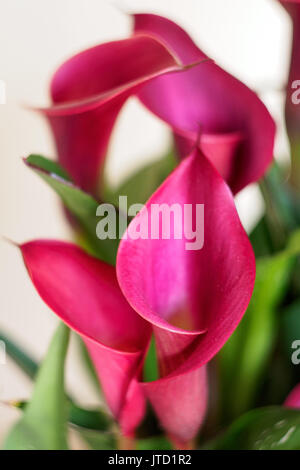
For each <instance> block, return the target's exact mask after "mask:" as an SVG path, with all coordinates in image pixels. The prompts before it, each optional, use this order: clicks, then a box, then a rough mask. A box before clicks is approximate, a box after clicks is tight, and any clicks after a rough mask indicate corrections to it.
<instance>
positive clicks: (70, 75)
mask: <svg viewBox="0 0 300 470" xmlns="http://www.w3.org/2000/svg"><path fill="white" fill-rule="evenodd" d="M182 69H183V67H182V65H181V64H179V62H178V61H177V59H176V58H175V57H174V55H173V54H172V53H171V52H170V51H169V50H168V49H167V48H166V47H165V46H164V45H163V44H162V43H161V42H160V41H159V40H158V39H156V38H152V37H150V36H147V35H140V36H136V37H132V38H130V39H125V40H121V41H114V42H109V43H106V44H101V45H99V46H96V47H93V48H91V49H88V50H85V51H83V52H81V53H80V54H78V55H75V56H74V57H72V58H71V59H70V60H68V61H67V62H65V63H64V64H63V65H62V66H61V67H60V68H59V69H58V70H57V72H56V73H55V75H54V77H53V79H52V82H51V97H52V100H53V106H51V107H50V108H47V109H40V111H41V112H42V113H43V115H44V116H46V118H47V120H48V122H49V123H50V126H51V129H52V132H53V135H54V138H55V143H56V147H57V152H58V157H59V161H60V163H61V164H62V166H63V167H64V168H65V169H66V170H67V171H68V172H69V174H70V175H71V177H72V178H73V180H74V181H75V183H76V184H77V185H79V186H80V187H81V188H82V189H84V190H86V191H89V192H92V193H97V186H98V183H99V176H100V173H101V168H102V166H103V162H104V158H105V155H106V151H107V146H108V142H109V137H110V134H111V132H112V128H113V125H114V123H115V120H116V118H117V116H118V113H119V111H120V109H121V108H122V106H123V105H124V103H125V102H126V100H127V99H128V98H129V97H130V96H131V95H133V94H134V93H137V91H138V90H139V89H140V88H141V86H142V85H143V84H145V83H146V82H149V81H151V80H152V79H153V78H155V77H157V76H159V75H161V74H164V73H168V72H178V71H180V70H182Z"/></svg>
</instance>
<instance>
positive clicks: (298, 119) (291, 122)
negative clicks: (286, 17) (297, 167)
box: [280, 0, 300, 158]
mask: <svg viewBox="0 0 300 470" xmlns="http://www.w3.org/2000/svg"><path fill="white" fill-rule="evenodd" d="M280 3H281V4H282V5H283V6H284V7H285V9H286V10H287V11H288V13H289V14H290V17H291V20H292V23H293V42H292V52H291V63H290V71H289V78H288V83H287V96H286V104H285V112H286V125H287V131H288V134H289V137H290V139H291V141H293V140H294V139H295V138H296V137H297V138H298V140H300V104H298V105H296V104H295V103H294V102H293V99H292V95H293V93H294V92H295V85H293V84H294V83H295V81H297V80H298V81H299V80H300V54H299V50H300V0H280ZM297 88H299V83H298V85H297ZM298 157H299V158H300V156H298Z"/></svg>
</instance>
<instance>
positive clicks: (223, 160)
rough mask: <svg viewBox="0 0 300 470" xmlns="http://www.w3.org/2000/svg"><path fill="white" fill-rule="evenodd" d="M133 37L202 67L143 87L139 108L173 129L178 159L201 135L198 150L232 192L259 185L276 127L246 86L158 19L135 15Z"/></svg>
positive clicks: (175, 27)
mask: <svg viewBox="0 0 300 470" xmlns="http://www.w3.org/2000/svg"><path fill="white" fill-rule="evenodd" d="M133 19H134V32H135V33H136V34H150V35H152V36H153V37H155V38H158V39H160V40H161V41H163V43H164V44H166V46H168V48H169V49H170V50H171V51H172V52H173V53H174V54H175V55H177V56H178V57H179V59H180V60H181V61H182V63H183V64H187V63H190V62H195V61H199V60H204V62H203V63H202V64H201V67H197V68H195V69H190V70H187V71H185V72H184V73H183V74H181V75H177V76H175V75H174V74H171V75H168V76H166V77H159V78H157V79H156V80H154V81H152V82H151V83H149V84H148V85H147V86H145V87H143V88H142V89H141V90H140V91H139V93H138V96H139V98H140V100H141V101H142V103H143V104H144V105H145V106H146V107H147V108H148V109H150V110H151V111H152V112H153V113H155V114H156V115H157V116H159V117H160V118H161V119H163V120H164V121H166V122H167V123H168V124H170V126H171V127H172V129H173V131H174V135H175V140H176V142H177V145H178V149H179V153H180V154H181V156H186V155H187V154H189V153H190V151H191V148H193V146H194V145H195V142H196V141H197V136H198V134H199V129H200V131H201V134H202V136H201V140H200V148H201V149H202V150H203V151H204V153H205V154H206V155H207V156H208V158H209V159H210V160H211V162H212V163H213V164H214V165H215V167H216V168H217V169H218V171H219V172H220V174H221V175H222V176H223V178H225V179H226V181H227V182H228V184H229V186H230V187H231V189H232V191H233V192H234V193H237V192H238V191H240V190H241V189H242V188H244V187H245V186H246V185H248V184H249V183H252V182H254V181H257V180H258V179H259V178H260V177H261V176H262V175H263V174H264V172H265V171H266V169H267V168H268V166H269V164H270V163H271V161H272V158H273V146H274V137H275V124H274V121H273V119H272V117H271V115H270V114H269V112H268V111H267V109H266V107H265V106H264V105H263V103H262V102H261V101H260V99H259V98H258V97H257V96H256V94H255V93H254V92H252V91H251V90H250V89H249V88H248V87H246V86H245V85H244V84H243V83H242V82H240V81H239V80H237V79H236V78H234V77H233V76H232V75H230V74H229V73H227V72H225V71H224V70H223V69H222V68H221V67H219V66H218V65H217V64H215V63H214V62H213V61H211V60H207V61H205V59H207V56H206V54H205V53H204V52H202V51H201V50H200V49H199V48H198V47H197V45H196V44H195V43H194V42H193V41H192V39H191V38H190V37H189V36H188V35H187V33H186V32H185V31H184V30H183V29H182V28H180V27H179V26H178V25H177V24H175V23H173V22H172V21H170V20H168V19H167V18H163V17H161V16H157V15H151V14H137V15H133Z"/></svg>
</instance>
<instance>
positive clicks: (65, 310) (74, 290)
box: [21, 240, 149, 433]
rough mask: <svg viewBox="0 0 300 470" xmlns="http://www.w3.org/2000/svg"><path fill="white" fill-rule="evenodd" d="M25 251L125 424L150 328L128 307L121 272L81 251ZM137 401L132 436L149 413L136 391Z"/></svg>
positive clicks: (45, 295) (34, 246)
mask: <svg viewBox="0 0 300 470" xmlns="http://www.w3.org/2000/svg"><path fill="white" fill-rule="evenodd" d="M21 250H22V254H23V258H24V261H25V264H26V267H27V269H28V272H29V275H30V277H31V280H32V282H33V284H34V286H35V288H36V289H37V291H38V293H39V294H40V296H41V297H42V299H43V300H44V301H45V302H46V304H47V305H48V306H49V307H50V308H51V309H52V310H53V311H54V312H55V313H56V314H57V315H58V316H59V317H60V318H61V320H62V321H63V322H64V323H66V324H67V325H68V326H69V327H70V328H72V329H73V330H75V331H76V332H77V333H79V334H80V335H81V336H82V338H83V340H84V341H85V343H86V345H87V347H88V350H89V352H90V354H91V357H92V359H93V362H94V364H95V367H96V370H97V373H98V376H99V379H100V381H101V384H102V387H103V391H104V394H105V397H106V400H107V403H108V405H109V407H110V409H111V411H112V413H113V415H114V416H115V417H116V418H117V419H119V418H121V415H122V413H123V408H124V406H125V403H126V400H127V394H128V390H129V387H130V385H131V382H132V380H136V379H135V378H136V376H137V374H138V373H139V370H140V367H141V360H142V358H143V355H144V352H145V348H146V346H147V344H148V340H149V326H148V324H147V323H146V322H145V321H144V320H143V319H142V318H141V317H140V316H139V315H137V314H136V313H135V312H134V311H133V310H132V309H131V307H130V306H129V305H128V303H127V301H126V300H125V298H124V296H123V295H122V293H121V291H120V288H119V286H118V283H117V279H116V275H115V269H114V268H113V267H112V266H110V265H107V264H105V263H104V262H102V261H99V260H97V259H95V258H92V257H91V256H89V255H87V254H86V253H84V251H82V250H81V249H80V248H78V247H77V246H76V245H73V244H70V243H64V242H59V241H50V240H37V241H32V242H29V243H25V244H23V245H22V246H21ZM131 395H132V393H131ZM134 395H136V396H137V399H138V400H137V406H136V407H135V408H134V410H133V413H132V414H131V415H130V416H128V415H127V419H126V420H125V421H124V420H123V421H124V422H123V427H124V429H125V430H126V432H129V433H131V432H133V430H134V428H135V426H136V425H137V424H138V422H139V420H140V418H141V415H142V414H143V411H144V403H143V400H142V399H141V397H140V396H141V390H137V389H136V388H135V394H134ZM133 400H134V402H135V397H133Z"/></svg>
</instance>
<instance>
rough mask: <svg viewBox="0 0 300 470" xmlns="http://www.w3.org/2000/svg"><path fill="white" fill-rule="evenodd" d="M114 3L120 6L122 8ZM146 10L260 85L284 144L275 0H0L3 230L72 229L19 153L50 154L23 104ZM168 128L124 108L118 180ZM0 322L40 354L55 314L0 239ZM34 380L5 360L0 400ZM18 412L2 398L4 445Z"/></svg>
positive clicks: (285, 22)
mask: <svg viewBox="0 0 300 470" xmlns="http://www.w3.org/2000/svg"><path fill="white" fill-rule="evenodd" d="M116 5H117V7H116ZM122 9H123V10H127V11H149V12H153V13H159V14H162V15H166V16H168V17H169V18H171V19H173V20H175V21H177V22H178V23H179V24H181V25H182V26H183V27H184V28H185V29H186V30H187V31H188V32H189V33H190V34H191V35H192V36H193V38H194V39H195V41H196V42H197V43H198V44H199V45H200V46H201V48H202V49H203V50H204V51H205V52H207V53H208V54H209V55H210V56H211V57H212V58H214V59H215V60H216V61H217V62H219V64H220V65H222V66H223V67H224V68H226V69H227V70H229V71H230V72H232V73H234V74H235V75H236V76H237V77H238V78H240V79H242V80H243V81H244V82H246V83H247V84H248V85H249V86H251V87H252V88H254V89H255V90H256V91H258V92H259V93H260V94H261V96H262V98H263V99H264V100H265V102H266V103H267V104H268V106H269V107H270V109H271V111H272V112H273V114H274V116H275V118H276V120H277V121H278V129H279V131H278V140H277V146H276V154H277V156H278V157H279V158H285V157H286V156H287V154H288V148H287V144H286V139H285V135H284V129H283V126H282V123H281V120H282V104H283V95H282V93H281V90H282V89H283V87H284V83H285V81H286V77H287V69H288V60H289V47H290V38H291V30H290V21H289V18H288V16H287V15H286V13H285V12H284V11H283V9H282V7H281V6H280V5H279V3H278V2H277V1H276V0H184V1H183V0H136V1H134V0H126V1H125V0H124V1H122V0H119V1H118V2H114V3H113V2H109V1H105V0H26V1H25V0H0V80H4V82H5V84H6V101H7V102H6V104H5V105H0V165H1V169H0V195H1V197H0V204H1V212H0V214H1V217H0V234H1V235H4V236H7V237H9V238H11V239H13V240H15V241H18V242H21V241H25V240H28V239H32V238H38V237H48V238H59V239H67V238H70V234H69V232H68V228H67V226H66V224H65V221H64V219H63V217H62V215H61V212H60V209H59V204H58V199H57V197H56V196H55V195H54V193H52V191H51V189H49V188H48V187H47V186H46V185H45V184H44V183H43V182H41V181H40V180H39V179H38V177H37V176H36V175H34V174H32V173H31V172H30V170H28V169H27V168H26V167H25V166H24V164H23V163H22V160H21V158H22V157H24V156H26V155H27V154H29V153H33V152H35V153H41V154H45V155H46V156H53V155H54V151H53V146H52V142H51V138H50V135H49V133H48V129H47V127H46V125H45V123H44V122H43V121H42V119H41V118H40V117H39V116H37V115H35V114H33V113H31V112H29V111H27V110H25V109H24V108H23V106H24V105H26V104H30V105H32V104H38V105H41V104H46V103H47V100H48V94H47V85H48V83H49V78H50V76H51V74H52V72H53V71H54V69H55V68H56V67H57V66H58V65H59V64H60V63H61V62H62V61H63V60H65V59H66V58H67V57H69V56H70V55H72V54H73V53H76V52H78V51H79V50H81V49H84V48H86V47H89V46H92V45H94V44H97V43H99V42H102V41H108V40H112V39H117V38H121V37H125V36H126V35H127V34H128V33H129V31H130V20H129V17H128V16H127V15H126V14H124V13H122V11H121V10H122ZM169 142H170V137H169V131H168V129H167V128H166V126H164V125H163V124H162V123H161V122H159V121H158V120H156V119H155V118H153V117H152V116H151V115H150V114H149V113H148V112H146V111H145V110H144V109H142V108H141V106H140V105H139V104H138V103H137V102H136V101H135V100H134V99H132V100H131V101H130V102H128V104H127V105H126V106H125V108H124V110H123V112H122V113H121V115H120V118H119V120H118V123H117V126H116V128H115V132H114V135H113V140H112V144H111V147H110V156H109V174H110V179H111V181H112V182H113V183H117V182H118V181H120V180H121V179H122V178H124V176H126V175H127V174H129V173H130V172H131V171H132V170H133V169H134V168H135V167H137V166H139V165H142V164H143V162H144V161H145V160H147V161H149V160H151V159H153V158H154V157H159V155H160V154H161V153H162V152H163V151H164V150H165V149H166V148H167V147H168V144H169ZM238 206H239V210H240V213H241V216H242V220H243V222H244V223H245V225H246V227H247V228H249V227H250V226H251V225H252V224H253V223H254V221H255V220H256V219H257V217H258V216H259V213H260V211H261V210H262V206H261V201H260V198H259V197H258V194H257V190H256V189H255V187H252V188H249V189H248V190H247V191H246V192H244V193H242V194H241V195H240V196H239V198H238ZM0 252H1V268H0V286H1V296H0V328H1V329H5V331H6V332H7V333H8V334H10V335H11V336H12V337H14V338H15V339H16V340H17V341H19V343H20V344H21V345H23V346H24V347H25V348H27V350H28V351H29V352H30V353H31V354H32V355H33V356H34V357H35V358H37V359H40V358H41V357H42V356H43V354H44V352H45V350H46V348H47V345H48V343H49V340H50V337H51V335H52V333H53V331H54V328H55V325H56V321H57V320H56V318H55V316H54V315H53V314H52V313H51V312H50V311H49V309H47V307H46V306H45V305H44V304H43V303H42V301H41V300H40V298H39V297H38V295H37V294H36V292H35V291H34V289H33V287H32V285H31V283H30V281H29V279H28V276H27V273H26V272H25V268H24V266H23V264H22V260H21V257H20V254H19V253H18V251H17V249H16V248H13V247H12V246H10V245H8V244H7V243H5V242H3V241H0ZM81 369H82V368H80V363H79V359H78V354H77V355H76V351H75V348H74V345H73V348H72V354H71V355H69V358H68V374H67V375H68V386H69V388H70V389H71V390H72V393H73V394H74V395H76V396H77V397H78V398H79V399H80V400H81V401H82V402H84V403H92V402H94V403H95V401H96V395H95V393H94V391H93V390H92V389H91V387H89V386H88V385H87V380H86V376H85V375H84V374H83V371H82V370H81ZM30 391H31V384H30V382H29V381H28V380H27V379H26V377H25V376H23V374H21V373H20V372H19V371H18V369H17V368H16V367H15V366H14V365H13V364H12V363H11V362H10V361H7V364H6V365H1V364H0V401H2V402H3V401H5V400H10V399H15V398H17V399H18V398H26V397H28V396H29V394H30ZM17 416H18V414H17V412H15V411H12V410H10V409H9V408H8V407H7V406H5V405H3V404H2V405H1V404H0V444H1V439H2V438H3V435H4V433H5V432H6V430H7V428H8V426H9V425H10V424H11V423H12V422H13V420H14V419H16V417H17Z"/></svg>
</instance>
